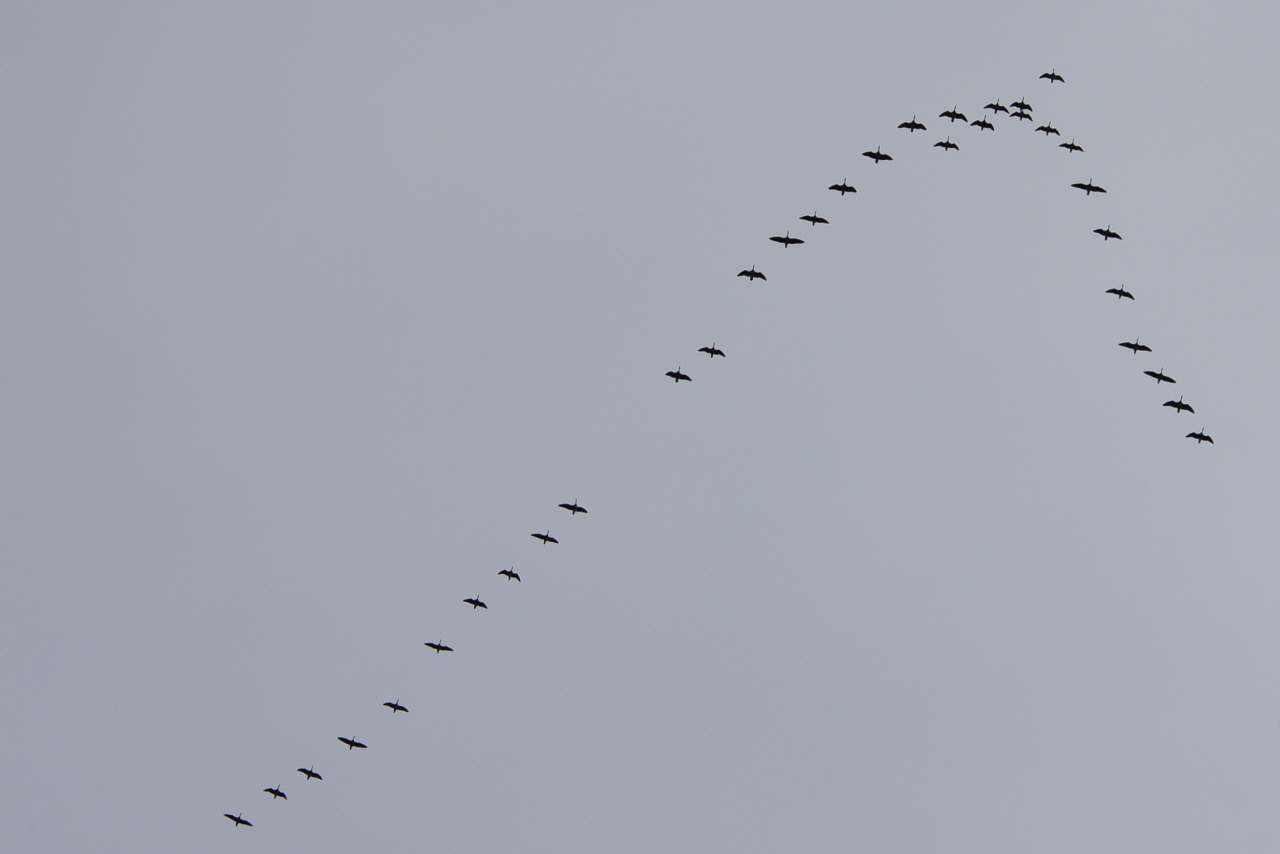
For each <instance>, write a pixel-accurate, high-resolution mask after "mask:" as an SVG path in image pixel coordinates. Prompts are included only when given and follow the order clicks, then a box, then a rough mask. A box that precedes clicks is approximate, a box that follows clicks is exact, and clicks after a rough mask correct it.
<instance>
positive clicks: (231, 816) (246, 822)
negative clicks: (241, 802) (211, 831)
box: [223, 812, 253, 827]
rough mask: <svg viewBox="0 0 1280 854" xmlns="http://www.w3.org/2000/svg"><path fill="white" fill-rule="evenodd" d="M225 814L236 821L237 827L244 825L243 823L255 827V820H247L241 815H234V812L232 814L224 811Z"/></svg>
mask: <svg viewBox="0 0 1280 854" xmlns="http://www.w3.org/2000/svg"><path fill="white" fill-rule="evenodd" d="M223 815H225V816H226V817H227V818H229V819H231V820H232V821H234V822H235V823H236V827H239V826H240V825H242V824H243V825H244V826H245V827H253V822H251V821H246V820H245V819H243V818H241V817H240V816H238V815H232V814H231V813H229V812H224V813H223Z"/></svg>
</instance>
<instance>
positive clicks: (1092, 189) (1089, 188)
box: [1071, 178, 1106, 196]
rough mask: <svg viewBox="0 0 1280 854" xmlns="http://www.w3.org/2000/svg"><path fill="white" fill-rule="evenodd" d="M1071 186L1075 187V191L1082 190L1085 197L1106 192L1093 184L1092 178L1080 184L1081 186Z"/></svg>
mask: <svg viewBox="0 0 1280 854" xmlns="http://www.w3.org/2000/svg"><path fill="white" fill-rule="evenodd" d="M1071 186H1073V187H1075V188H1076V189H1077V190H1084V194H1085V195H1086V196H1087V195H1089V194H1091V193H1105V192H1106V190H1104V189H1102V188H1101V187H1099V186H1098V185H1097V184H1095V183H1093V179H1092V178H1090V179H1089V180H1088V181H1085V182H1084V183H1081V184H1072V185H1071Z"/></svg>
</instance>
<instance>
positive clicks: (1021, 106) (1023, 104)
mask: <svg viewBox="0 0 1280 854" xmlns="http://www.w3.org/2000/svg"><path fill="white" fill-rule="evenodd" d="M1009 106H1010V107H1017V108H1018V109H1019V110H1026V111H1027V112H1028V113H1030V112H1032V108H1031V105H1030V104H1028V103H1027V100H1026V98H1023V99H1022V100H1021V101H1010V102H1009Z"/></svg>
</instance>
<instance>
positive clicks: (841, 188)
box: [827, 181, 858, 196]
mask: <svg viewBox="0 0 1280 854" xmlns="http://www.w3.org/2000/svg"><path fill="white" fill-rule="evenodd" d="M827 189H828V190H835V191H836V192H838V193H839V194H840V195H842V196H843V195H844V194H845V193H856V192H858V191H857V190H856V189H854V188H853V187H850V186H849V185H848V184H846V183H845V182H844V181H841V182H840V183H839V184H832V185H831V186H830V187H827Z"/></svg>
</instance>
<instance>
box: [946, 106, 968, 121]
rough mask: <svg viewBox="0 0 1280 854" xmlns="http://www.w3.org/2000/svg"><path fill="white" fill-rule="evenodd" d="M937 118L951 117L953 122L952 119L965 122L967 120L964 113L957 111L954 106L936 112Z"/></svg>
mask: <svg viewBox="0 0 1280 854" xmlns="http://www.w3.org/2000/svg"><path fill="white" fill-rule="evenodd" d="M938 118H940V119H951V121H953V122H954V121H956V120H959V121H962V122H967V121H969V120H968V119H967V118H965V115H964V113H961V112H957V111H956V108H955V107H952V108H951V109H949V110H943V111H942V112H940V113H938Z"/></svg>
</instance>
